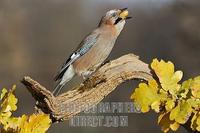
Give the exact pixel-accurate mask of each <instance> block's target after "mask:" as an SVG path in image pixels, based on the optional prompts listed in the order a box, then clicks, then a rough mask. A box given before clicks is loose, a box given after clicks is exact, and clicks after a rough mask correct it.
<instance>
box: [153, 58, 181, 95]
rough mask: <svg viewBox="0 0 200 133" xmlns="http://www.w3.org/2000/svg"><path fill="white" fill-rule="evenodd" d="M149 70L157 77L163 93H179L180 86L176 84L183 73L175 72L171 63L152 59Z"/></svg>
mask: <svg viewBox="0 0 200 133" xmlns="http://www.w3.org/2000/svg"><path fill="white" fill-rule="evenodd" d="M151 68H152V69H153V70H154V72H155V74H156V75H157V76H158V78H159V81H160V83H161V86H162V88H163V89H164V90H165V91H169V92H170V94H172V95H175V94H176V92H177V91H179V89H180V87H181V85H180V84H178V82H179V81H180V80H181V79H182V76H183V72H182V71H176V72H175V71H174V64H173V63H172V62H170V61H168V62H165V61H163V60H161V61H158V60H157V59H154V60H153V62H152V63H151Z"/></svg>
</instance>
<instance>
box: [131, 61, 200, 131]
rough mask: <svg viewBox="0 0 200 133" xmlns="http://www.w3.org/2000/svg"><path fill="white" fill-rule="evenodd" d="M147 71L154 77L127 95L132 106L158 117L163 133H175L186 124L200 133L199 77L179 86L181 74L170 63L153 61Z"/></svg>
mask: <svg viewBox="0 0 200 133" xmlns="http://www.w3.org/2000/svg"><path fill="white" fill-rule="evenodd" d="M150 67H151V69H152V71H153V72H154V73H155V77H154V79H152V80H149V81H148V83H140V84H139V86H138V87H137V88H136V89H135V91H134V92H133V94H132V95H131V99H132V100H133V101H134V104H135V106H136V107H137V108H138V109H140V110H141V112H143V113H146V112H149V111H150V110H154V111H155V112H156V113H159V117H158V124H159V125H160V126H161V130H162V131H163V132H168V131H170V130H173V131H176V130H177V129H178V128H179V126H180V125H183V124H186V123H189V124H190V127H191V128H192V130H194V131H200V76H198V77H195V78H193V79H188V80H186V81H184V82H183V83H180V80H181V79H182V77H183V72H182V71H175V70H174V64H173V63H172V62H170V61H168V62H165V61H163V60H161V61H159V60H158V59H154V60H153V62H152V63H151V66H150Z"/></svg>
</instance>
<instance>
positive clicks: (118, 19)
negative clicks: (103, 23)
mask: <svg viewBox="0 0 200 133" xmlns="http://www.w3.org/2000/svg"><path fill="white" fill-rule="evenodd" d="M121 20H122V18H117V20H115V23H114V24H115V25H116V24H117V23H119V21H121Z"/></svg>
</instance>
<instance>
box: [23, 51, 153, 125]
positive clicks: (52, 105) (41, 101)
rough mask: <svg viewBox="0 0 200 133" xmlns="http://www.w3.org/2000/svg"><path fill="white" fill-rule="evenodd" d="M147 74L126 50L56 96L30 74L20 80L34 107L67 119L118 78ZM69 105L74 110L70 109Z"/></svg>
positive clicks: (91, 103)
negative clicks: (34, 101) (73, 86)
mask: <svg viewBox="0 0 200 133" xmlns="http://www.w3.org/2000/svg"><path fill="white" fill-rule="evenodd" d="M151 78H152V76H151V73H150V69H149V68H148V64H146V63H144V62H142V61H141V60H139V58H138V57H137V56H135V55H133V54H128V55H124V56H122V57H120V58H118V59H116V60H113V61H111V62H109V63H106V64H105V65H103V66H102V67H101V68H99V69H98V71H97V72H95V73H94V74H93V75H92V76H91V77H89V78H88V79H87V80H86V81H84V82H83V83H82V84H80V85H79V86H78V87H75V88H73V89H72V90H69V91H67V92H65V93H63V94H61V95H59V96H57V97H55V96H54V95H53V94H52V93H51V92H50V91H49V90H48V89H46V88H45V87H43V86H42V85H40V84H39V83H38V82H36V81H34V80H33V79H31V78H30V77H24V79H23V80H22V83H23V84H24V85H25V86H26V87H27V89H28V90H29V92H30V93H31V94H32V96H33V97H34V98H35V100H36V101H37V102H36V107H37V108H38V109H39V110H41V111H43V112H45V113H48V114H51V118H52V120H53V121H54V122H55V121H60V120H67V119H69V118H70V117H72V116H74V115H76V114H78V113H80V112H81V111H83V110H85V109H86V108H88V107H92V106H94V105H96V104H98V103H99V102H100V101H101V100H102V99H103V98H104V97H106V96H107V95H108V94H110V93H111V92H112V91H114V90H115V88H116V87H117V86H118V85H120V84H121V83H122V82H125V81H127V80H131V79H144V80H149V79H151ZM70 107H73V108H74V109H75V110H73V111H70V109H69V108H70Z"/></svg>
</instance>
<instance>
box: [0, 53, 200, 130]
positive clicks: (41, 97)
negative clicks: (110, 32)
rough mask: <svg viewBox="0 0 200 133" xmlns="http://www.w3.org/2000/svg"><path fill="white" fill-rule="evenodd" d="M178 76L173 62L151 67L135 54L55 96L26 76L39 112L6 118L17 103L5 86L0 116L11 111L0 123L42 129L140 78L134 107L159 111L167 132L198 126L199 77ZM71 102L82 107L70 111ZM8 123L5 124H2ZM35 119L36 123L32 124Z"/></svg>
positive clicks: (199, 105)
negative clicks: (119, 86) (185, 78)
mask: <svg viewBox="0 0 200 133" xmlns="http://www.w3.org/2000/svg"><path fill="white" fill-rule="evenodd" d="M182 75H183V74H182V72H181V71H176V72H175V71H174V65H173V63H171V62H164V61H162V60H161V61H158V60H157V59H155V60H153V62H152V63H151V66H150V68H149V67H148V65H147V64H145V63H144V62H142V61H140V60H139V59H138V57H137V56H135V55H133V54H128V55H125V56H122V57H120V58H118V59H116V60H113V61H111V62H109V63H106V64H105V65H103V66H102V67H101V68H100V69H98V70H97V72H95V73H94V74H93V75H92V76H91V77H89V78H88V79H87V80H86V81H84V82H83V83H82V84H80V85H79V86H77V87H75V88H73V89H71V90H69V91H67V92H65V93H63V94H61V95H59V96H57V97H55V96H54V95H53V94H52V93H51V92H50V91H49V90H48V89H46V88H45V87H43V86H42V85H40V84H39V83H38V82H36V81H34V80H33V79H31V78H30V77H24V79H23V80H22V83H23V84H24V85H25V86H26V87H27V89H28V90H29V92H30V93H31V94H32V96H33V97H34V99H35V100H36V109H37V113H38V112H39V113H38V114H37V115H35V114H33V116H32V115H31V116H29V117H28V116H26V117H25V116H24V117H18V118H15V117H12V118H14V119H10V118H9V117H11V113H10V112H12V111H14V110H16V103H17V102H16V100H15V97H14V95H13V93H12V92H13V91H10V92H9V91H6V90H5V89H4V90H3V91H2V94H1V103H3V104H2V106H1V107H2V108H1V112H0V117H2V115H1V114H2V112H3V113H4V112H8V113H6V114H9V115H4V116H9V117H4V118H6V119H0V124H1V125H3V127H4V130H7V129H17V130H16V131H17V132H20V129H25V127H27V128H28V129H27V130H31V131H34V130H38V129H39V130H40V131H43V132H45V131H46V130H47V129H48V127H49V126H50V123H51V121H52V122H60V121H62V120H68V119H69V118H71V117H73V116H74V115H77V114H78V113H80V112H81V111H83V110H85V109H86V108H83V107H92V106H94V105H97V104H98V103H99V102H100V101H101V100H102V99H103V98H105V97H106V96H107V95H108V94H110V93H111V92H112V91H114V90H115V88H116V87H117V86H118V85H120V84H121V83H123V82H125V81H127V80H131V79H143V80H145V81H147V82H145V83H140V84H139V87H138V88H136V89H135V90H134V92H133V94H132V96H131V99H132V100H133V101H134V103H135V106H136V107H137V108H139V109H140V110H141V111H142V112H144V113H145V112H148V111H149V110H150V109H152V110H154V111H155V112H157V113H159V117H158V124H159V125H160V126H161V129H162V130H163V131H164V132H168V131H169V130H170V129H171V130H174V131H175V130H177V129H178V128H179V126H180V125H182V126H183V127H185V128H186V129H187V130H188V131H189V132H193V131H199V130H200V126H199V125H200V113H199V108H200V99H199V98H200V93H199V92H200V77H196V78H194V79H189V80H186V81H184V82H183V83H182V84H180V83H179V81H180V80H181V78H182ZM6 99H7V100H6ZM8 99H9V100H8ZM5 101H6V102H5ZM8 101H12V102H8ZM70 104H73V105H74V107H75V108H80V107H82V108H80V109H79V110H74V111H73V112H71V111H69V110H68V109H67V107H68V105H70ZM84 105H85V106H84ZM44 113H46V114H48V115H45V114H44ZM49 115H50V118H51V120H50V119H49ZM7 118H8V119H7ZM23 118H26V119H23ZM3 120H4V121H3ZM5 121H6V122H5ZM20 121H22V122H24V123H25V124H22V123H21V122H20ZM36 121H38V122H36ZM40 121H42V122H44V123H46V126H45V127H43V126H40ZM7 122H8V124H6V123H7ZM9 122H10V124H9ZM35 123H38V124H39V125H35ZM20 125H21V126H20ZM23 126H25V127H23ZM30 127H31V128H30ZM37 127H39V128H37ZM29 128H30V129H29ZM21 132H22V131H21ZM21 132H20V133H21Z"/></svg>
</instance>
